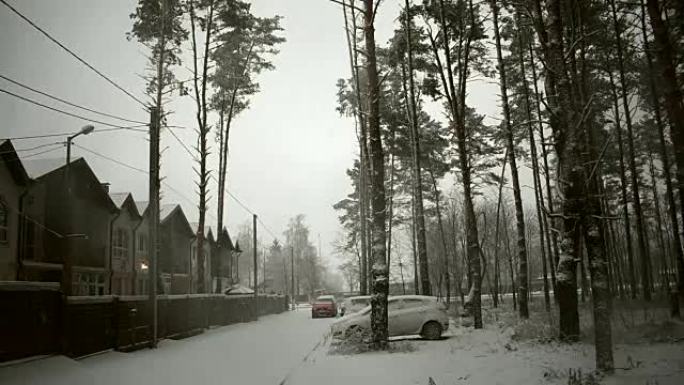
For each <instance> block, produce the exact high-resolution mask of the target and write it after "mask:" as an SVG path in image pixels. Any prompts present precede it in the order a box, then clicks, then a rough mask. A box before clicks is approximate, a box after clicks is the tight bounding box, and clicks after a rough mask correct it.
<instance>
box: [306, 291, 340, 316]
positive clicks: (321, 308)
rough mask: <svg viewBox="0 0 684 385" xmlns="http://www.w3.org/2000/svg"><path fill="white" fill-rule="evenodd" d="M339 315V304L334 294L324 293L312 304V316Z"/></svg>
mask: <svg viewBox="0 0 684 385" xmlns="http://www.w3.org/2000/svg"><path fill="white" fill-rule="evenodd" d="M319 317H337V304H336V303H335V297H334V296H332V295H322V296H320V297H318V298H316V301H314V303H313V305H311V318H319Z"/></svg>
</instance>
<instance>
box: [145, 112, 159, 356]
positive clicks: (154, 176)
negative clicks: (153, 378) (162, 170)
mask: <svg viewBox="0 0 684 385" xmlns="http://www.w3.org/2000/svg"><path fill="white" fill-rule="evenodd" d="M159 121H160V119H159V109H158V108H157V107H150V178H149V189H150V191H149V199H150V202H149V203H148V206H147V209H148V240H149V242H148V253H149V255H148V257H149V261H148V264H149V270H148V274H149V275H148V282H149V291H148V294H149V298H148V300H149V306H150V309H152V311H151V312H150V314H151V317H152V318H151V319H150V325H151V328H152V347H153V348H156V347H157V251H158V249H157V231H158V227H157V226H158V224H159Z"/></svg>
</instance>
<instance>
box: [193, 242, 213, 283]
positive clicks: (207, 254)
mask: <svg viewBox="0 0 684 385" xmlns="http://www.w3.org/2000/svg"><path fill="white" fill-rule="evenodd" d="M190 248H191V261H190V265H191V271H192V283H191V292H192V293H197V292H198V291H197V290H198V287H199V283H198V281H199V280H198V275H199V265H198V263H197V238H193V239H192V242H191V245H190ZM203 248H204V290H205V292H211V266H212V264H211V262H212V255H211V251H212V247H211V242H209V239H205V240H204V247H203Z"/></svg>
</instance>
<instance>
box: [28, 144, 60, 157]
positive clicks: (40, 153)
mask: <svg viewBox="0 0 684 385" xmlns="http://www.w3.org/2000/svg"><path fill="white" fill-rule="evenodd" d="M61 149H62V146H61V143H60V146H59V147H54V148H51V149H49V150H44V151H40V152H36V153H35V154H29V155H26V156H23V157H22V159H28V158H33V157H34V156H38V155H42V154H47V153H48V152H53V151H57V150H61Z"/></svg>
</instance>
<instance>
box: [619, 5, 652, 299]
mask: <svg viewBox="0 0 684 385" xmlns="http://www.w3.org/2000/svg"><path fill="white" fill-rule="evenodd" d="M610 6H611V10H612V15H613V29H614V32H615V46H616V49H617V59H618V60H617V64H618V71H619V74H620V88H621V89H622V108H623V110H624V116H625V125H626V126H627V148H628V150H629V157H628V159H629V171H630V176H631V179H632V180H631V182H632V206H633V207H634V216H635V217H636V228H637V240H638V245H639V257H640V259H639V260H640V261H641V289H642V291H643V296H644V299H645V300H647V301H650V300H651V279H650V271H651V266H650V265H651V261H650V257H649V255H648V247H647V246H646V234H645V232H646V230H645V226H644V217H643V213H642V212H641V197H640V194H639V182H638V178H639V173H638V171H637V168H636V154H635V152H634V135H633V133H632V131H633V129H632V116H631V114H630V108H629V102H628V101H627V80H626V78H625V69H624V61H623V53H622V32H621V31H620V27H619V23H618V16H617V10H616V8H615V0H610Z"/></svg>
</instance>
